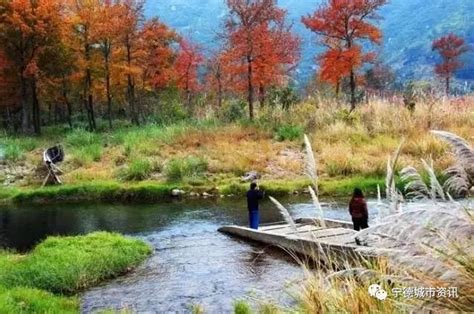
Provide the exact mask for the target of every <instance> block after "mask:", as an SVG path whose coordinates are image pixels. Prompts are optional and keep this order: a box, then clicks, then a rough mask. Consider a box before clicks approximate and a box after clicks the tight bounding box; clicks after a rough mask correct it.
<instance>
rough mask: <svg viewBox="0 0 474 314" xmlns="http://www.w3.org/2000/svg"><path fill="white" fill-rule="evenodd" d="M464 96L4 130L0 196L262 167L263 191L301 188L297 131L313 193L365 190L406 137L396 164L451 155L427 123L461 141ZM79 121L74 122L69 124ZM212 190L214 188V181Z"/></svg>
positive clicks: (64, 195) (58, 197) (188, 181)
mask: <svg viewBox="0 0 474 314" xmlns="http://www.w3.org/2000/svg"><path fill="white" fill-rule="evenodd" d="M471 102H472V99H469V98H468V99H466V101H465V103H463V105H462V106H459V105H457V104H451V103H450V101H448V100H446V101H438V102H436V103H434V104H433V103H432V102H429V101H427V102H426V103H423V102H421V103H419V104H417V107H416V109H415V111H410V110H408V109H406V108H405V107H404V106H402V105H395V104H391V103H389V102H386V101H381V100H372V101H370V102H369V103H367V104H364V105H360V106H359V107H358V109H357V110H356V111H355V112H353V113H349V112H348V110H347V109H346V107H345V106H343V105H338V104H335V103H334V102H333V101H324V100H319V101H317V102H316V101H315V102H313V103H312V102H307V103H302V104H298V105H296V106H295V107H293V108H291V109H290V110H289V111H284V110H280V109H276V108H273V109H270V108H268V109H265V108H264V109H261V110H260V112H259V113H258V118H257V119H256V120H255V121H253V122H249V121H247V120H245V119H240V120H239V119H237V120H235V121H233V122H224V120H222V119H219V117H218V115H215V116H214V115H213V114H212V113H211V114H209V115H206V116H205V117H201V118H194V119H192V120H186V121H178V122H176V121H175V122H170V123H169V124H148V125H144V126H141V127H132V126H130V125H128V124H127V123H124V122H121V121H116V123H115V128H114V129H113V130H108V129H107V127H106V126H105V125H106V124H102V125H103V127H102V129H101V131H99V132H97V133H90V132H87V131H85V130H84V129H81V128H75V129H72V130H70V129H68V128H67V127H63V126H57V127H49V128H45V131H44V134H43V136H41V137H17V136H12V135H7V134H4V135H3V136H2V137H1V142H0V146H1V145H3V146H2V147H3V148H2V149H3V155H4V161H3V162H0V182H3V185H4V187H5V188H4V189H2V191H0V199H3V202H8V201H5V200H6V199H9V200H10V201H12V200H13V201H17V202H29V201H39V202H45V201H82V200H87V201H89V200H99V201H106V202H110V201H113V202H127V201H141V200H142V201H145V202H149V201H155V200H159V199H161V198H163V197H169V195H170V194H171V193H170V192H171V190H172V189H174V188H179V189H182V190H184V191H185V192H187V194H188V195H189V194H190V193H191V192H194V193H201V194H202V193H204V192H206V193H208V194H212V195H216V196H220V195H225V196H227V195H231V194H234V195H237V194H240V193H242V191H244V189H245V188H246V186H244V185H243V184H242V182H241V180H240V178H241V176H242V175H243V174H244V173H245V172H247V171H251V170H255V171H258V172H259V173H260V174H261V175H262V179H261V183H262V185H263V186H264V187H265V188H266V190H267V191H268V192H269V194H273V195H279V194H288V193H293V192H294V191H298V192H301V191H302V190H304V188H305V186H306V185H307V181H306V179H305V175H304V169H303V166H304V162H303V160H304V148H303V134H304V133H306V134H308V135H309V137H310V139H311V142H312V143H311V144H312V146H313V149H314V151H315V154H316V156H317V158H318V173H319V174H320V182H321V192H322V193H323V194H327V195H331V196H337V195H346V194H347V193H348V192H349V191H350V190H352V188H353V187H354V186H362V187H363V188H365V189H366V191H367V192H372V193H373V192H375V191H376V185H377V184H381V185H383V181H382V180H380V179H379V178H382V177H384V176H385V172H386V162H387V157H388V156H389V155H390V154H391V153H392V152H393V151H394V150H395V149H396V147H397V146H398V144H399V143H400V141H401V140H402V139H406V142H405V145H404V147H403V150H402V154H401V156H400V162H399V164H400V167H403V166H406V165H413V166H417V165H419V164H420V159H421V158H425V159H426V158H429V157H430V156H431V158H432V159H433V161H434V165H435V169H436V171H437V172H441V170H443V169H446V168H447V167H448V166H449V165H451V164H452V163H453V159H452V157H451V156H450V155H449V154H446V152H447V151H448V148H447V146H446V145H445V144H443V143H442V142H441V141H439V140H438V139H436V138H434V137H433V136H432V135H430V133H429V130H430V129H443V130H449V131H451V132H454V133H456V134H458V135H460V136H462V137H464V138H466V139H467V140H468V141H471V140H472V139H473V138H472V134H474V111H473V110H471V109H470V108H471V106H472V103H471ZM78 127H79V126H78ZM57 143H61V144H62V145H63V146H64V148H65V153H66V160H65V161H64V162H63V163H62V164H61V169H62V170H63V171H64V174H63V175H62V180H63V181H64V185H63V186H61V187H54V188H46V189H40V188H39V187H40V186H41V182H42V179H43V178H44V176H45V169H44V166H43V165H42V164H41V158H42V151H43V149H45V148H47V147H49V146H52V145H54V144H57ZM216 188H218V189H216Z"/></svg>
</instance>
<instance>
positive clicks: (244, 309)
mask: <svg viewBox="0 0 474 314" xmlns="http://www.w3.org/2000/svg"><path fill="white" fill-rule="evenodd" d="M234 313H235V314H252V313H253V311H252V308H251V307H250V305H249V304H248V303H247V302H245V301H244V300H237V301H235V302H234Z"/></svg>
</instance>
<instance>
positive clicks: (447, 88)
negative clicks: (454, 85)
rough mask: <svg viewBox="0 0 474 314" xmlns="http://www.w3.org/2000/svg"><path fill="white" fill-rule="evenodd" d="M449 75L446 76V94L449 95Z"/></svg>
mask: <svg viewBox="0 0 474 314" xmlns="http://www.w3.org/2000/svg"><path fill="white" fill-rule="evenodd" d="M449 83H450V82H449V76H448V77H447V78H446V96H449V90H450V88H449Z"/></svg>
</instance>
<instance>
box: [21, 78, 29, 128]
mask: <svg viewBox="0 0 474 314" xmlns="http://www.w3.org/2000/svg"><path fill="white" fill-rule="evenodd" d="M20 85H21V129H22V131H23V133H28V132H29V130H30V108H29V107H30V106H29V103H28V91H27V85H26V78H25V77H24V76H23V75H21V77H20Z"/></svg>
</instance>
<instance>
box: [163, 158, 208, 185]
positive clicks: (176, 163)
mask: <svg viewBox="0 0 474 314" xmlns="http://www.w3.org/2000/svg"><path fill="white" fill-rule="evenodd" d="M207 168H208V162H207V160H206V159H204V158H202V157H196V156H189V157H186V158H182V159H172V160H170V161H169V162H168V164H167V165H166V167H165V174H166V177H167V178H168V180H169V181H171V182H178V181H182V180H184V179H186V178H199V177H200V176H202V175H203V174H204V172H206V171H207Z"/></svg>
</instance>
